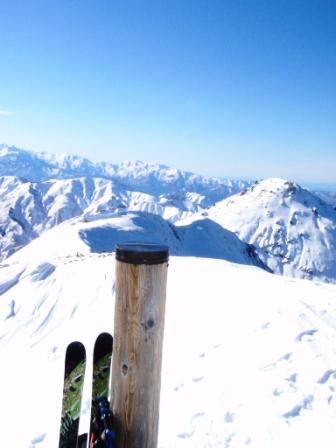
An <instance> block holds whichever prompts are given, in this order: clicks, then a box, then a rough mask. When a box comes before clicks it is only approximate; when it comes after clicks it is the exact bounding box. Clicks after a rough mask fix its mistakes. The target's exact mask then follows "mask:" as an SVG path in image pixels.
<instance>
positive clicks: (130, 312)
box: [111, 243, 169, 448]
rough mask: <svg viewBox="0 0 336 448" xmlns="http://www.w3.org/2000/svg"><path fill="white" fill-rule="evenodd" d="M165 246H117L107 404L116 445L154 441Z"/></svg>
mask: <svg viewBox="0 0 336 448" xmlns="http://www.w3.org/2000/svg"><path fill="white" fill-rule="evenodd" d="M168 257H169V252H168V247H166V246H161V245H157V244H137V243H126V244H120V245H118V246H117V248H116V293H115V296H116V297H115V300H116V302H115V316H114V342H113V361H112V399H111V408H112V412H113V420H114V426H115V432H116V437H117V441H116V446H117V447H118V448H156V447H157V440H158V424H159V402H160V386H161V362H162V341H163V331H164V317H165V302H166V284H167V268H168Z"/></svg>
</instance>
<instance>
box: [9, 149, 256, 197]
mask: <svg viewBox="0 0 336 448" xmlns="http://www.w3.org/2000/svg"><path fill="white" fill-rule="evenodd" d="M0 176H17V177H22V178H25V179H26V180H29V181H32V182H40V181H44V180H48V179H66V178H70V177H83V176H84V177H104V178H107V179H111V180H113V181H115V182H117V183H119V184H122V185H123V186H124V188H125V189H126V190H135V191H141V192H143V193H147V194H151V195H155V196H159V195H162V194H176V193H180V192H181V191H185V192H194V193H198V194H200V195H202V196H205V197H206V200H207V201H208V205H210V204H213V203H214V202H215V201H218V200H219V199H223V198H224V197H227V196H230V195H231V194H234V193H237V192H238V191H241V190H242V189H243V188H245V187H246V186H247V185H250V182H246V181H233V180H224V179H215V178H209V177H202V176H199V175H196V174H194V173H190V172H186V171H181V170H178V169H175V168H169V167H167V166H164V165H158V164H150V163H143V162H140V161H130V162H124V163H122V164H121V165H120V166H118V165H115V164H112V163H106V162H101V163H94V162H91V161H89V160H87V159H85V158H82V157H79V156H75V155H66V154H63V155H49V154H46V153H35V152H31V151H25V150H23V149H18V148H15V147H13V146H11V147H8V146H7V145H3V144H2V145H0Z"/></svg>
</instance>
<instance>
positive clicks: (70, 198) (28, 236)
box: [0, 176, 206, 260]
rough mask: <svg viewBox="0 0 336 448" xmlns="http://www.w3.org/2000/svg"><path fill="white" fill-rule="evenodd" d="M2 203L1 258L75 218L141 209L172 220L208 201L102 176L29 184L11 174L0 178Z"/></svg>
mask: <svg viewBox="0 0 336 448" xmlns="http://www.w3.org/2000/svg"><path fill="white" fill-rule="evenodd" d="M0 201H1V210H0V235H1V239H0V260H4V259H5V258H6V257H8V256H9V255H11V254H12V253H14V252H15V251H16V250H18V249H20V248H21V247H23V246H24V245H25V244H27V243H28V242H29V241H31V240H33V239H34V238H36V237H37V236H39V235H41V234H42V233H43V232H44V231H45V230H47V229H49V228H52V227H54V226H55V225H58V224H60V223H62V222H64V221H65V220H68V219H70V218H73V217H76V216H81V215H96V216H100V215H101V214H104V213H115V214H118V213H119V212H120V211H122V210H128V211H133V210H139V211H146V212H149V213H155V214H157V215H160V216H162V217H163V218H165V219H169V221H171V222H174V221H175V220H178V219H181V217H185V216H187V215H188V214H191V213H194V212H197V211H199V210H203V209H204V207H205V204H204V202H206V201H205V199H204V196H200V195H199V194H198V193H188V192H180V193H176V194H167V195H161V196H152V195H149V194H146V193H141V192H136V191H129V190H125V189H124V188H123V187H121V186H120V185H119V184H117V183H115V182H113V181H111V180H108V179H102V178H91V177H82V178H71V179H59V180H48V181H44V182H28V181H24V180H22V179H19V178H17V177H11V176H6V177H0Z"/></svg>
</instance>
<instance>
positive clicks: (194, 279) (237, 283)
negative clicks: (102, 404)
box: [0, 214, 336, 448]
mask: <svg viewBox="0 0 336 448" xmlns="http://www.w3.org/2000/svg"><path fill="white" fill-rule="evenodd" d="M136 216H137V214H134V217H133V218H130V217H128V216H127V215H125V217H124V218H122V217H120V218H119V219H120V220H122V219H125V220H126V222H124V223H123V224H122V226H121V227H120V226H119V225H120V224H121V221H120V222H119V225H117V222H116V219H117V218H111V221H109V220H107V222H105V224H104V225H103V222H102V221H101V222H99V221H92V222H88V223H85V222H83V221H82V222H80V220H81V219H82V218H77V219H74V220H72V221H71V222H65V223H63V224H61V225H59V226H57V227H54V228H53V229H51V230H48V231H47V232H46V233H45V234H44V235H43V236H41V237H39V238H37V239H36V240H35V241H33V242H32V243H30V244H28V245H27V246H26V247H25V248H24V249H22V251H18V252H17V253H16V254H14V255H13V256H11V257H9V258H8V259H7V260H6V264H5V265H2V266H1V268H0V272H1V281H0V282H1V288H0V297H1V300H0V322H1V324H0V362H1V381H0V396H1V406H2V409H3V410H4V411H3V412H2V415H1V423H2V427H3V428H5V430H3V431H2V434H1V446H4V447H15V448H28V447H29V448H50V447H56V446H57V441H58V431H59V422H60V415H61V405H62V399H61V396H62V387H63V384H62V383H63V367H64V356H65V350H66V346H67V344H68V343H70V342H71V341H73V340H80V341H82V342H83V343H84V344H85V346H86V351H87V359H88V360H90V359H92V350H93V343H94V340H95V338H96V337H97V335H98V334H99V333H101V332H103V331H108V332H110V333H112V334H113V322H114V317H113V316H114V290H115V283H114V272H115V265H114V254H111V253H108V252H107V253H103V252H100V247H99V244H97V243H99V242H100V243H103V242H105V244H108V239H106V238H105V237H104V235H103V232H104V228H106V227H107V228H108V229H110V232H111V233H110V234H109V235H113V237H115V236H117V234H118V232H117V229H118V228H119V230H121V229H123V231H124V232H125V233H126V232H127V231H129V232H130V235H131V234H132V232H138V234H139V232H141V224H139V221H137V218H136ZM156 218H157V219H160V218H159V217H156ZM153 219H155V218H153ZM197 225H198V224H197ZM113 226H114V229H115V230H112V229H113ZM127 226H128V230H126V229H127ZM160 226H161V224H160ZM135 227H139V228H140V230H139V229H137V230H136V229H135ZM154 227H155V226H154V222H153V223H152V229H154ZM146 228H147V225H146ZM154 230H155V229H154ZM167 230H168V229H167ZM189 230H190V231H191V232H196V230H195V229H194V228H193V227H192V226H191V227H190V228H189ZM81 232H82V233H81ZM90 232H91V234H90ZM92 232H93V233H92ZM94 232H97V234H96V235H95V234H94ZM172 233H174V232H173V231H172ZM182 233H183V232H182ZM138 234H137V235H138ZM155 235H157V234H155ZM98 236H99V238H98ZM171 238H172V239H173V236H172V235H171ZM335 288H336V286H335V285H326V284H323V283H317V284H315V283H313V282H308V281H305V280H299V279H288V278H285V277H284V278H282V277H279V276H275V275H271V274H269V273H267V272H265V271H264V270H262V269H260V268H257V267H253V266H243V265H241V264H237V263H234V264H233V263H229V262H227V261H225V260H215V259H204V258H199V257H197V258H194V257H180V256H179V257H174V256H172V257H170V261H169V269H168V288H167V293H168V295H167V306H166V324H165V336H164V346H163V369H162V390H161V401H160V404H161V406H160V423H159V444H158V446H159V447H160V448H172V447H174V448H204V447H209V448H219V447H237V448H238V447H239V448H240V447H248V448H269V447H272V448H283V447H284V446H287V447H305V448H316V447H320V446H321V447H322V446H323V448H332V447H334V445H335V440H336V426H335V393H334V392H335V387H336V382H335V381H336V380H335V378H336V370H335V366H336V355H335V348H334V347H335V344H334V341H335V342H336V320H335V317H334V316H335V315H336V303H335V293H336V290H335ZM91 374H92V365H91V363H90V362H88V363H87V367H86V380H85V384H84V397H83V407H82V417H81V432H87V431H88V424H89V415H90V403H91V397H90V387H91ZM22 403H24V407H25V408H27V409H28V410H29V412H26V413H25V416H24V418H22V419H20V423H19V427H20V430H18V419H17V418H16V417H15V416H17V415H18V414H17V413H18V406H19V408H20V406H21V404H22ZM21 407H22V406H21Z"/></svg>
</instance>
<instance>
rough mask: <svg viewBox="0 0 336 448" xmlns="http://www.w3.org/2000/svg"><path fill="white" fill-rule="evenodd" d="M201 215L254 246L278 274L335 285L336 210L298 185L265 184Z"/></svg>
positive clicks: (277, 182)
mask: <svg viewBox="0 0 336 448" xmlns="http://www.w3.org/2000/svg"><path fill="white" fill-rule="evenodd" d="M202 214H203V215H206V216H207V218H209V219H212V220H214V221H216V222H217V223H219V224H220V225H222V226H223V227H225V228H227V229H229V230H231V231H232V232H235V233H236V234H237V236H238V237H239V238H240V239H241V240H243V241H246V242H248V243H250V244H253V245H254V246H255V247H256V249H257V251H258V254H259V256H260V258H261V259H262V260H263V261H264V262H265V263H266V264H267V265H268V266H269V267H270V268H271V269H272V270H274V272H276V273H279V274H285V275H290V276H296V277H302V278H309V279H312V278H319V279H322V280H324V281H332V282H336V210H334V209H333V207H332V206H330V205H329V204H326V203H325V202H323V201H322V199H320V198H318V197H317V196H315V195H313V194H312V193H310V192H309V191H307V190H305V189H303V188H301V187H300V186H299V185H297V184H294V183H293V182H288V181H285V180H282V179H266V180H264V181H261V182H260V183H256V184H255V185H253V186H252V187H251V188H250V189H248V190H246V191H243V192H241V193H240V194H237V195H234V196H232V197H230V198H227V199H225V200H224V201H220V202H218V203H217V204H216V205H215V206H213V207H212V208H210V209H209V210H208V211H207V212H203V213H202ZM192 219H199V216H197V215H196V216H195V217H193V218H191V219H189V221H190V220H192ZM187 222H188V220H187Z"/></svg>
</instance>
